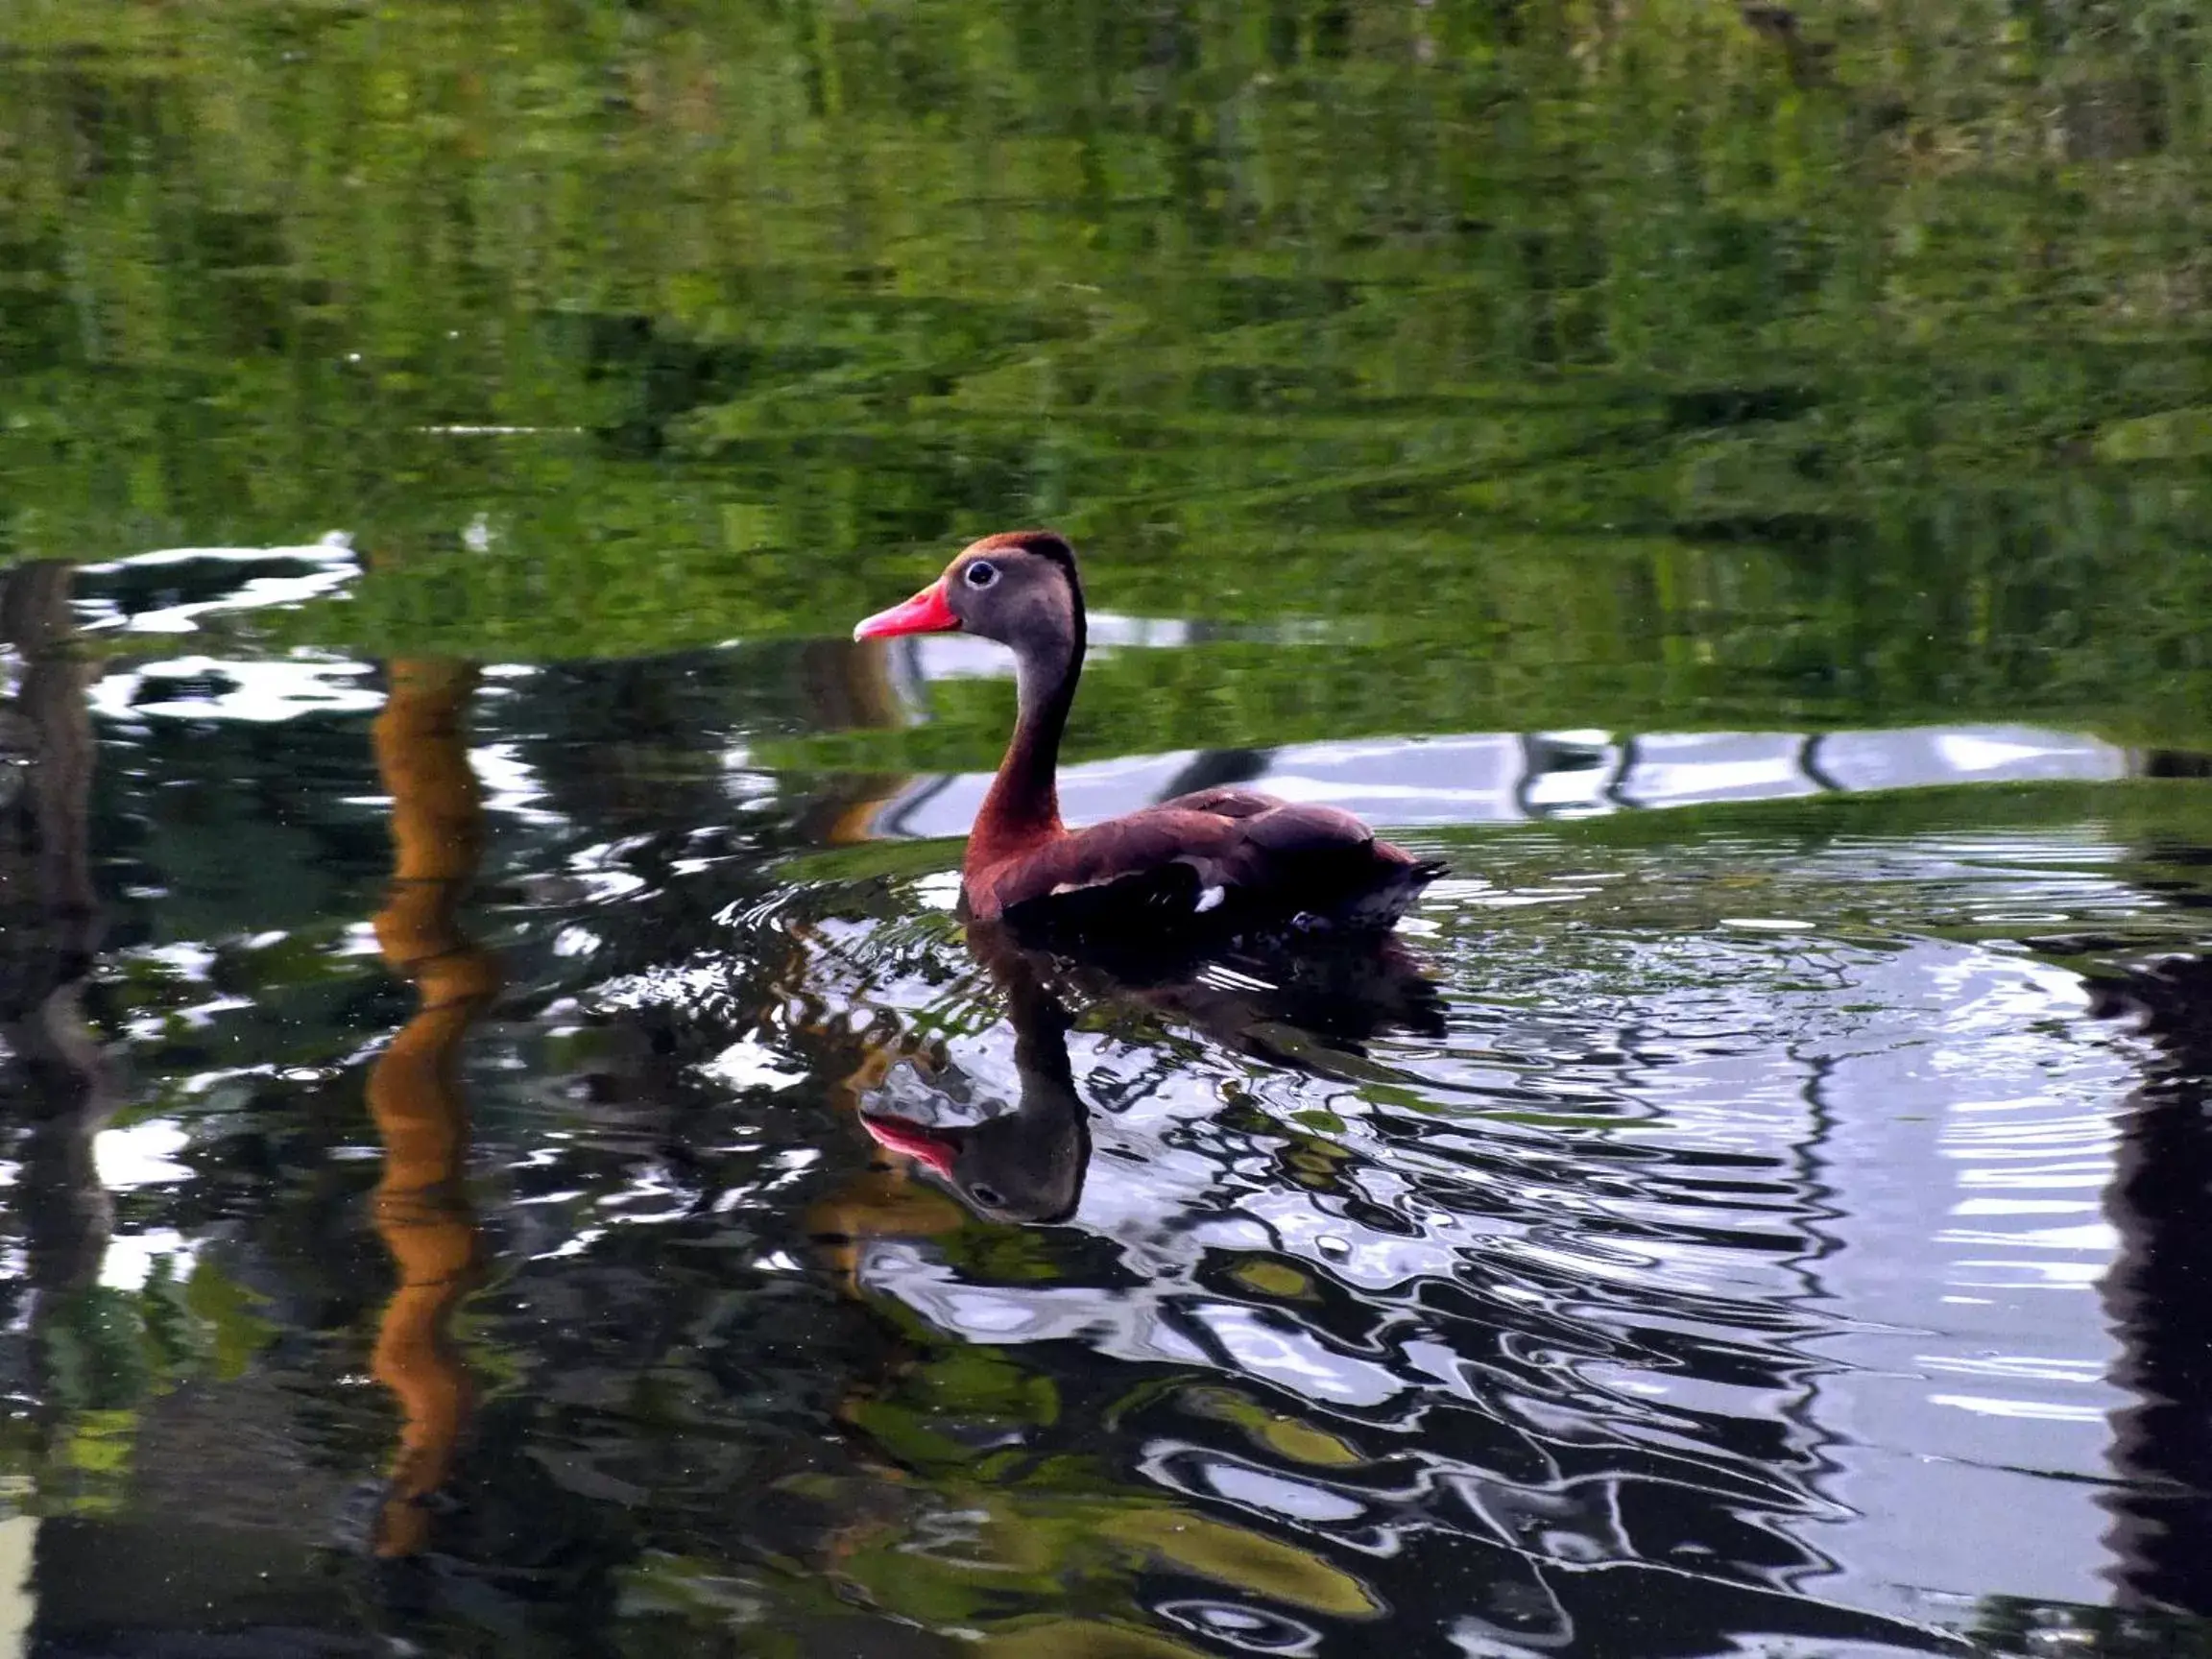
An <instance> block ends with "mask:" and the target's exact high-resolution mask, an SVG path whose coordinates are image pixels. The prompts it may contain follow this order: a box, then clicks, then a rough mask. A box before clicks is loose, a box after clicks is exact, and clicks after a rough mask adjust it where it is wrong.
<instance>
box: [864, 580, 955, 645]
mask: <svg viewBox="0 0 2212 1659" xmlns="http://www.w3.org/2000/svg"><path fill="white" fill-rule="evenodd" d="M959 626H960V618H959V617H957V616H955V615H953V614H952V607H951V606H950V605H948V604H946V603H945V584H944V583H942V582H934V583H931V584H930V585H929V586H928V587H926V588H925V589H922V591H921V592H919V593H917V594H915V595H914V597H913V598H911V599H909V600H907V601H906V603H905V604H903V605H894V606H892V607H891V609H890V610H888V611H878V612H877V613H876V614H875V615H873V616H871V617H869V618H867V619H866V620H865V621H863V622H862V623H861V624H860V625H859V626H858V627H857V628H854V630H853V637H854V638H855V639H888V638H890V637H892V636H893V635H895V634H944V633H947V632H949V631H950V630H952V629H954V628H957V627H959Z"/></svg>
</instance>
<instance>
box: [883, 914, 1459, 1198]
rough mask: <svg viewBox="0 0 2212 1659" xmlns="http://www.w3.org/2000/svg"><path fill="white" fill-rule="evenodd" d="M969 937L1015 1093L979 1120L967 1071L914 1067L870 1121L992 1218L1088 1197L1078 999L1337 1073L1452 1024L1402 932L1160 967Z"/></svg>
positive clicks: (888, 1084) (889, 1080) (896, 1074)
mask: <svg viewBox="0 0 2212 1659" xmlns="http://www.w3.org/2000/svg"><path fill="white" fill-rule="evenodd" d="M967 942H968V948H969V950H970V951H971V952H972V953H973V954H974V957H975V959H976V961H977V962H978V963H980V964H981V965H982V967H983V969H984V971H985V973H986V974H988V975H989V978H990V980H991V982H992V984H993V985H994V987H995V988H996V989H997V990H998V993H999V994H1000V995H1001V996H1002V997H1003V998H1005V1006H1006V1018H1007V1022H1008V1023H1009V1024H1010V1025H1011V1026H1012V1028H1013V1032H1014V1070H1015V1079H1016V1090H1015V1094H1016V1098H1015V1099H1014V1101H1013V1102H1012V1103H1011V1105H1002V1106H1001V1109H999V1110H996V1111H990V1112H987V1113H984V1114H983V1115H981V1116H977V1115H976V1114H975V1112H974V1106H973V1103H972V1102H969V1101H967V1100H964V1099H962V1098H961V1097H960V1096H961V1095H962V1094H965V1093H966V1090H965V1088H964V1084H965V1081H966V1080H965V1079H964V1078H961V1077H959V1076H957V1075H956V1074H950V1073H939V1074H937V1075H934V1076H925V1075H924V1074H923V1073H922V1072H921V1071H920V1070H917V1069H915V1068H913V1067H900V1068H897V1069H895V1070H892V1071H891V1072H890V1073H889V1074H888V1075H887V1076H886V1077H885V1079H884V1081H883V1084H882V1086H881V1087H880V1088H879V1089H878V1091H877V1092H876V1094H875V1097H874V1098H873V1099H871V1100H869V1101H868V1102H867V1103H866V1104H865V1105H864V1106H863V1109H862V1111H861V1115H860V1120H861V1122H862V1124H863V1125H864V1126H865V1127H866V1128H867V1130H868V1133H869V1134H870V1135H871V1136H873V1137H874V1138H875V1140H876V1141H877V1142H878V1143H879V1144H881V1145H883V1146H885V1147H886V1148H888V1149H889V1150H891V1151H893V1152H897V1153H900V1154H902V1155H904V1156H905V1157H908V1158H911V1159H913V1160H914V1161H915V1162H916V1163H917V1164H919V1165H921V1166H924V1167H926V1168H927V1169H929V1170H930V1171H931V1172H932V1173H933V1174H934V1175H935V1176H936V1177H937V1178H938V1179H939V1180H940V1181H941V1182H942V1183H943V1184H944V1185H945V1186H947V1187H948V1188H950V1190H952V1192H953V1193H954V1194H955V1195H957V1196H958V1197H959V1199H960V1201H961V1202H962V1203H964V1204H965V1205H967V1207H968V1208H969V1209H971V1210H973V1211H974V1213H975V1214H978V1215H981V1216H983V1217H985V1218H987V1219H990V1220H997V1221H1009V1222H1026V1223H1050V1222H1057V1221H1065V1220H1067V1219H1068V1218H1069V1217H1070V1216H1071V1215H1072V1214H1074V1213H1075V1211H1076V1208H1077V1206H1078V1205H1079V1204H1080V1203H1081V1202H1082V1198H1083V1182H1084V1176H1085V1174H1086V1173H1087V1171H1088V1169H1089V1166H1090V1162H1091V1130H1090V1110H1089V1108H1088V1107H1087V1106H1086V1105H1085V1103H1084V1100H1083V1097H1082V1095H1081V1094H1080V1093H1079V1092H1078V1091H1077V1089H1076V1086H1075V1079H1074V1075H1073V1070H1072V1068H1071V1067H1070V1063H1069V1058H1068V1033H1069V1031H1070V1028H1071V1026H1072V1024H1073V1019H1072V1017H1071V1016H1070V1012H1069V1007H1070V1002H1073V1003H1076V1004H1078V1005H1092V1006H1097V1005H1106V1006H1114V1005H1119V1006H1122V1007H1138V1008H1142V1010H1144V1011H1147V1012H1150V1013H1152V1014H1155V1015H1159V1016H1164V1017H1166V1019H1168V1020H1169V1021H1170V1022H1176V1023H1182V1024H1187V1025H1190V1026H1193V1027H1195V1028H1197V1029H1198V1030H1200V1031H1203V1032H1204V1033H1205V1034H1206V1035H1207V1036H1208V1037H1210V1038H1212V1039H1213V1040H1214V1042H1216V1043H1219V1044H1221V1045H1222V1046H1225V1047H1229V1048H1232V1049H1235V1050H1238V1051H1239V1052H1243V1053H1247V1054H1253V1055H1256V1056H1259V1057H1262V1058H1264V1059H1267V1060H1270V1061H1272V1062H1274V1063H1276V1064H1281V1065H1288V1066H1292V1067H1295V1068H1297V1069H1299V1070H1307V1071H1313V1072H1318V1073H1321V1074H1324V1075H1340V1074H1342V1073H1343V1072H1344V1070H1345V1069H1346V1068H1347V1067H1348V1066H1356V1065H1357V1062H1358V1060H1359V1058H1360V1057H1361V1056H1363V1054H1364V1052H1365V1046H1366V1045H1367V1043H1368V1042H1369V1041H1371V1040H1372V1039H1374V1038H1377V1037H1381V1036H1383V1035H1386V1034H1388V1033H1390V1032H1393V1031H1401V1032H1408V1033H1422V1034H1431V1035H1432V1034H1435V1033H1436V1032H1438V1031H1439V1030H1440V1029H1441V1026H1442V1011H1441V1005H1440V1003H1439V1001H1438V999H1437V993H1436V988H1435V986H1434V984H1433V982H1432V981H1431V979H1430V978H1429V977H1428V975H1427V974H1425V973H1424V972H1423V970H1422V967H1421V965H1420V962H1419V961H1418V959H1417V958H1416V957H1415V956H1414V954H1413V953H1412V951H1411V950H1408V949H1407V947H1406V946H1405V944H1404V943H1403V942H1402V941H1400V940H1399V939H1398V938H1396V937H1395V936H1394V935H1383V936H1381V937H1377V938H1368V939H1352V940H1345V941H1341V942H1334V943H1331V944H1328V945H1326V946H1309V947H1306V948H1302V949H1290V948H1282V949H1277V950H1266V951H1251V952H1240V953H1237V954H1232V955H1225V956H1219V957H1210V958H1177V959H1171V960H1170V959H1157V960H1150V961H1147V960H1143V959H1141V958H1138V957H1134V956H1130V955H1122V956H1119V957H1117V958H1115V959H1114V960H1112V961H1104V960H1100V959H1096V958H1091V959H1078V958H1071V957H1069V956H1066V955H1060V954H1051V953H1047V952H1046V951H1043V950H1036V949H1033V948H1031V947H1030V946H1028V945H1026V944H1025V943H1024V942H1023V941H1022V940H1021V939H1020V938H1018V937H1017V936H1016V935H1015V934H1014V933H1013V932H1012V931H1011V930H1009V929H1008V928H1007V927H1005V926H1001V925H999V924H997V923H985V922H971V923H970V924H969V925H968V932H967Z"/></svg>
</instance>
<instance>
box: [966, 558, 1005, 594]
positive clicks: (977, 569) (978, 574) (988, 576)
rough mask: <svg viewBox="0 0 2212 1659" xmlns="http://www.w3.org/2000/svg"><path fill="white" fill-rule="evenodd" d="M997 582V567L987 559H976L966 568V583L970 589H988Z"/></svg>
mask: <svg viewBox="0 0 2212 1659" xmlns="http://www.w3.org/2000/svg"><path fill="white" fill-rule="evenodd" d="M996 581H998V565H994V564H992V563H991V561H990V560H988V559H978V560H976V561H975V562H974V564H973V565H969V566H968V575H967V582H968V586H969V587H971V588H988V587H990V586H991V584H992V583H994V582H996Z"/></svg>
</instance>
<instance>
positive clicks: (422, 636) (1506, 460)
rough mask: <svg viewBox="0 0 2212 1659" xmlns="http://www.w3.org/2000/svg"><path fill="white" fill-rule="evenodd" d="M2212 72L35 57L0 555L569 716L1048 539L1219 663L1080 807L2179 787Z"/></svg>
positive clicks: (1054, 12) (622, 20)
mask: <svg viewBox="0 0 2212 1659" xmlns="http://www.w3.org/2000/svg"><path fill="white" fill-rule="evenodd" d="M2208 29H2212V4H2206V3H2205V0H2151V3H2126V4H2123V3H2120V0H1923V3H1920V4H1914V5H1911V6H1907V5H1901V4H1881V3H1877V4H1861V5H1849V6H1843V5H1828V6H1814V7H1808V8H1807V9H1806V10H1805V11H1804V12H1802V13H1801V14H1800V13H1793V12H1785V11H1783V10H1781V9H1780V8H1773V7H1751V8H1746V9H1743V10H1739V9H1738V8H1737V7H1735V6H1732V5H1724V4H1715V3H1710V0H1706V3H1698V4H1691V3H1688V0H1636V3H1622V4H1604V5H1592V4H1567V5H1557V6H1553V5H1536V4H1514V3H1511V0H1433V3H1431V0H1392V3H1390V4H1375V3H1366V0H1272V3H1268V4H1232V3H1228V0H1150V3H1145V4H1135V5H1131V4H1102V3H1094V0H1054V3H1051V4H1046V3H1043V0H1034V3H1026V4H1024V3H1014V4H1004V3H991V4H984V3H979V0H978V3H962V0H942V3H937V4H931V5H926V6H923V5H912V4H894V3H884V4H873V3H865V0H854V3H848V4H807V3H804V0H788V3H777V0H760V3H757V4H748V3H720V4H705V3H700V4H684V3H680V0H660V3H638V4H632V5H602V4H551V3H531V4H519V3H505V4H502V3H470V4H455V3H445V0H381V3H368V0H359V3H351V0H347V3H326V4H301V3H300V0H282V3H280V4H278V3H273V0H265V3H256V0H182V3H178V4H169V5H160V6H154V5H129V6H124V5H117V4H114V3H112V0H18V3H17V4H13V5H11V6H9V7H8V8H6V9H5V12H0V361H4V363H5V368H6V373H5V376H4V377H0V558H9V559H16V558H32V557H38V558H61V559H71V560H95V559H108V558H112V557H115V556H117V555H120V554H125V553H131V552H135V551H140V550H144V549H147V548H152V547H159V546H166V545H176V544H209V543H246V544H269V543H283V542H288V541H304V540H308V539H311V538H313V537H314V536H316V535H318V534H320V533H322V532H324V531H326V530H330V529H341V530H344V531H347V532H349V534H350V535H351V536H352V537H353V539H354V541H355V543H356V545H357V546H358V547H359V548H360V549H361V551H362V553H363V555H364V557H365V559H366V560H367V561H368V562H369V565H370V569H369V571H368V574H367V575H366V577H365V579H364V580H363V581H361V582H360V583H359V584H358V586H357V587H356V588H355V589H354V590H353V591H352V592H351V593H350V594H349V595H348V596H345V597H338V598H332V599H328V600H325V601H321V602H318V603H316V604H313V605H310V606H307V607H305V608H304V609H302V610H301V611H300V612H298V613H294V614H293V615H291V616H290V617H289V618H287V619H286V620H285V621H284V622H283V624H282V625H281V628H280V632H279V634H278V636H277V637H276V639H275V640H274V641H273V643H274V644H279V645H296V644H302V643H304V644H312V645H321V646H328V647H335V648H342V649H346V650H349V651H357V652H364V653H372V654H376V655H388V654H393V653H399V652H412V653H421V652H427V651H439V652H451V653H457V654H462V655H466V656H469V657H473V658H479V659H487V660H504V661H542V660H548V659H557V658H564V657H577V656H616V655H639V654H646V653H652V652H657V651H662V650H667V649H671V648H676V647H682V646H690V645H698V644H702V643H709V642H714V641H720V640H725V639H731V638H743V639H763V638H776V637H810V636H823V637H829V636H841V635H842V634H843V633H844V631H845V630H846V628H847V627H849V625H850V623H851V620H852V619H853V618H854V616H856V615H858V614H860V613H863V612H865V611H868V610H872V609H875V608H876V607H878V606H879V605H880V604H882V603H885V602H887V600H888V599H890V598H896V597H899V596H902V595H903V594H904V593H905V592H907V591H909V590H910V589H912V587H913V586H915V585H916V584H917V583H918V582H919V581H921V580H922V579H923V578H925V577H926V575H927V574H928V573H929V572H930V571H931V570H932V569H934V567H935V566H936V565H937V564H938V562H939V561H940V560H941V559H942V557H943V556H945V555H946V554H947V553H949V552H950V550H951V549H952V548H953V547H955V546H956V545H957V544H958V543H959V542H961V541H964V540H966V539H967V538H969V537H971V536H973V535H976V534H980V533H983V532H986V531H989V530H992V529H997V528H1004V527H1007V526H1008V525H1010V524H1014V523H1019V522H1027V521H1037V520H1048V521H1051V522H1054V523H1057V524H1059V525H1061V526H1062V527H1064V528H1066V529H1068V530H1069V531H1070V532H1071V533H1072V534H1073V535H1074V536H1075V537H1076V538H1077V540H1078V542H1079V544H1080V545H1081V546H1082V547H1083V548H1084V549H1085V552H1086V558H1087V570H1088V573H1089V580H1090V587H1091V590H1092V594H1093V603H1094V605H1095V606H1097V607H1100V608H1104V609H1109V610H1113V611H1118V612H1123V613H1136V614H1141V615H1151V616H1173V617H1184V618H1190V619H1192V620H1194V621H1198V622H1201V623H1224V624H1238V625H1241V630H1242V633H1243V635H1244V636H1245V637H1244V638H1243V639H1242V641H1241V642H1238V640H1237V639H1235V638H1231V639H1228V640H1226V641H1224V642H1222V643H1219V644H1216V645H1214V646H1212V647H1209V648H1207V649H1202V650H1197V651H1189V652H1147V653H1131V654H1125V655H1123V656H1122V657H1120V658H1119V659H1118V660H1116V661H1112V662H1110V663H1108V664H1105V665H1104V670H1103V671H1102V672H1100V673H1099V674H1098V675H1096V676H1095V677H1094V680H1093V681H1092V682H1091V683H1090V685H1088V687H1087V691H1086V696H1085V699H1084V702H1083V705H1082V709H1081V712H1080V715H1079V721H1080V726H1079V730H1078V733H1077V748H1078V750H1079V751H1080V752H1087V753H1101V752H1118V751H1128V750H1133V749H1157V748H1161V747H1166V746H1173V745H1177V744H1183V743H1189V742H1192V741H1196V740H1199V739H1201V738H1202V739H1203V740H1204V741H1206V742H1208V743H1213V744H1220V743H1224V742H1229V743H1261V742H1278V741H1283V740H1287V739H1292V738H1298V737H1311V736H1319V735H1346V734H1352V733H1383V732H1425V731H1426V732H1436V731H1461V730H1479V729H1496V728H1500V727H1503V728H1508V729H1520V728H1527V727H1531V726H1541V725H1604V726H1613V727H1622V726H1636V727H1642V728H1650V727H1652V726H1656V725H1662V724H1666V725H1672V726H1678V727H1683V726H1689V727H1694V726H1700V725H1703V726H1714V725H1720V726H1727V725H1743V724H1761V725H1772V724H1789V725H1808V726H1819V725H1826V724H1836V723H1867V722H1880V723H1886V724H1887V723H1897V722H1905V721H1911V720H1916V719H1924V718H1931V717H1936V716H1940V717H1944V718H1989V717H2011V716H2016V715H2031V716H2033V717H2037V718H2043V719H2049V720H2054V721H2063V722H2066V723H2071V724H2076V725H2082V726H2086V727H2089V728H2092V729H2095V730H2097V731H2100V732H2102V733H2106V734H2108V735H2113V736H2117V737H2121V738H2123V739H2127V740H2131V741H2142V742H2155V743H2159V744H2164V745H2170V746H2185V747H2186V746H2203V745H2205V744H2206V743H2212V657H2208V652H2212V647H2208V646H2207V643H2206V635H2207V623H2208V622H2212V558H2207V556H2206V554H2207V548H2208V547H2212V493H2208V491H2207V488H2206V485H2207V481H2208V480H2207V466H2208V463H2212V351H2208V350H2207V345H2208V344H2212V342H2208V340H2207V322H2208V318H2212V205H2208V204H2207V186H2208V185H2212V145H2208V143H2207V140H2208V138H2212V109H2208V99H2212V53H2207V51H2206V49H2205V36H2206V32H2207V30H2208ZM1286 623H1287V624H1293V625H1294V626H1291V627H1289V628H1284V627H1283V625H1284V624H1286ZM1262 624H1263V625H1265V627H1263V628H1260V627H1256V625H1262ZM1268 629H1273V630H1275V631H1277V632H1280V633H1283V634H1285V635H1286V638H1285V639H1283V640H1279V641H1275V642H1269V641H1267V640H1266V639H1265V638H1262V639H1260V640H1257V641H1256V640H1254V639H1253V638H1252V637H1251V635H1252V634H1253V633H1254V632H1256V631H1257V632H1260V633H1262V635H1264V634H1265V633H1266V632H1267V630H1268ZM1222 632H1223V633H1226V634H1229V635H1232V636H1234V635H1236V634H1237V633H1238V629H1236V628H1230V629H1224V630H1222ZM947 714H948V716H949V718H948V720H947V721H945V722H941V723H940V724H939V725H938V726H937V727H936V728H935V729H934V730H933V732H932V733H931V735H930V736H929V738H928V739H927V740H926V745H925V747H926V748H927V749H928V750H929V753H927V754H926V755H917V754H914V753H909V752H908V750H910V748H911V745H912V743H913V741H914V740H913V739H910V738H903V737H897V736H893V735H890V734H885V735H884V736H882V737H881V738H880V740H879V741H878V739H877V738H874V737H871V738H870V739H868V740H867V741H868V742H869V743H875V744H877V746H878V747H879V748H882V749H884V750H885V754H884V755H883V756H882V757H880V758H883V759H885V760H887V761H891V760H898V761H904V762H912V761H914V760H916V759H918V758H919V759H927V760H930V761H942V760H946V759H955V760H960V761H963V762H980V761H983V760H987V759H988V757H989V753H990V749H991V738H992V735H993V733H994V732H995V730H996V729H998V726H999V725H1000V723H1001V722H1002V719H1003V710H1002V709H999V707H998V700H997V694H996V693H994V694H992V695H991V696H988V697H985V698H984V699H983V704H982V706H981V707H978V708H975V709H969V708H968V707H967V705H966V704H964V703H962V702H961V700H960V699H959V698H958V697H954V698H952V699H951V700H950V705H949V707H948V709H947ZM850 749H851V745H850V744H848V745H845V746H844V747H842V748H838V749H837V750H836V753H835V756H834V758H836V759H837V760H839V761H840V762H844V763H851V762H852V761H853V760H854V755H853V754H852V753H851V752H850ZM891 751H897V753H895V754H894V753H891Z"/></svg>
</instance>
